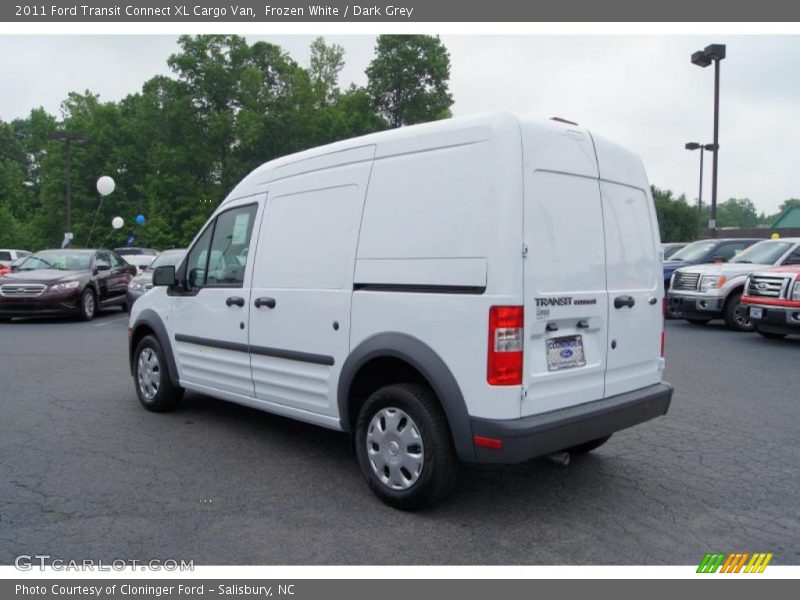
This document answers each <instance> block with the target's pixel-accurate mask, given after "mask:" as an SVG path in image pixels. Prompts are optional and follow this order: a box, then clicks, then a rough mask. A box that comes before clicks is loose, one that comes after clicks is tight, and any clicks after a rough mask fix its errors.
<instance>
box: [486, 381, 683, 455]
mask: <svg viewBox="0 0 800 600" xmlns="http://www.w3.org/2000/svg"><path fill="white" fill-rule="evenodd" d="M671 400H672V386H671V385H670V384H668V383H658V384H656V385H652V386H648V387H646V388H642V389H639V390H635V391H633V392H627V393H625V394H620V395H618V396H612V397H610V398H604V399H603V400H595V401H593V402H587V403H585V404H579V405H577V406H570V407H569V408H563V409H559V410H554V411H551V412H547V413H543V414H539V415H531V416H529V417H523V418H521V419H513V420H508V421H497V420H490V419H479V418H475V417H473V418H472V419H471V421H472V433H473V435H474V436H476V437H478V436H480V437H484V438H490V439H492V440H500V441H501V442H502V446H501V447H500V448H485V447H483V446H477V445H476V446H475V454H476V458H477V461H478V462H479V463H503V464H514V463H521V462H525V461H527V460H530V459H532V458H536V457H538V456H544V455H546V454H550V453H552V452H558V451H559V450H565V449H567V448H571V447H572V446H577V445H578V444H582V443H584V442H589V441H591V440H596V439H598V438H602V437H605V436H607V435H611V434H612V433H614V432H615V431H619V430H621V429H627V428H628V427H633V426H634V425H638V424H639V423H644V422H645V421H649V420H650V419H654V418H655V417H660V416H662V415H665V414H666V413H667V410H668V409H669V403H670V401H671Z"/></svg>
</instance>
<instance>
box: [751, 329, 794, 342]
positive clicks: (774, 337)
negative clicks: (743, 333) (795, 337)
mask: <svg viewBox="0 0 800 600" xmlns="http://www.w3.org/2000/svg"><path fill="white" fill-rule="evenodd" d="M756 331H757V332H758V334H759V335H763V336H764V337H765V338H767V339H768V340H782V339H783V338H785V337H786V335H787V334H785V333H775V332H773V331H764V330H763V329H759V328H758V327H756Z"/></svg>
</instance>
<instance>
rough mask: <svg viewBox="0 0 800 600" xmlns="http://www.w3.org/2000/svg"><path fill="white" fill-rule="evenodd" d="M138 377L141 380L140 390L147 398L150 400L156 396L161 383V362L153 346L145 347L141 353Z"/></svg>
mask: <svg viewBox="0 0 800 600" xmlns="http://www.w3.org/2000/svg"><path fill="white" fill-rule="evenodd" d="M136 378H137V380H138V382H139V391H140V392H142V395H143V396H144V398H145V400H148V401H150V400H152V399H153V398H155V397H156V394H157V393H158V388H159V386H160V385H161V364H160V363H159V362H158V355H157V354H156V353H155V352H154V351H153V349H152V348H144V349H143V350H142V351H141V353H140V354H139V361H138V365H137V368H136Z"/></svg>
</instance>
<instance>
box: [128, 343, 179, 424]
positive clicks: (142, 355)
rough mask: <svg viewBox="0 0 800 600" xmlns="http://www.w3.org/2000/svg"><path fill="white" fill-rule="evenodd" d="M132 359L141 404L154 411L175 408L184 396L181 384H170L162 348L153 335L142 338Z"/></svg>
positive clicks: (137, 393)
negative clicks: (179, 385) (178, 385)
mask: <svg viewBox="0 0 800 600" xmlns="http://www.w3.org/2000/svg"><path fill="white" fill-rule="evenodd" d="M133 361H134V362H133V378H134V382H135V384H136V395H137V396H138V397H139V402H141V403H142V406H144V407H145V408H146V409H147V410H152V411H153V412H166V411H170V410H174V409H176V408H177V407H178V405H179V404H180V403H181V400H182V399H183V388H181V387H177V386H175V385H172V381H171V380H170V378H169V373H168V372H167V361H166V359H165V357H164V350H163V349H162V348H161V344H160V343H159V342H158V340H157V339H156V338H155V337H154V336H152V335H147V336H145V337H143V338H142V341H140V342H139V344H138V345H137V346H136V351H135V352H134V354H133Z"/></svg>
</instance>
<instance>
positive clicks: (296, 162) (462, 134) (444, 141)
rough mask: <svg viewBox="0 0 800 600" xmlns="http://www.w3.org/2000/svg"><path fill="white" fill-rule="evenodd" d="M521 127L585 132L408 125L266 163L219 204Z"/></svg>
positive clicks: (504, 117)
mask: <svg viewBox="0 0 800 600" xmlns="http://www.w3.org/2000/svg"><path fill="white" fill-rule="evenodd" d="M523 121H524V122H530V123H535V124H537V125H538V126H539V127H541V128H543V129H551V130H553V132H554V133H555V132H563V131H564V130H565V129H572V130H580V131H582V132H585V129H584V128H582V127H576V126H575V125H572V124H569V123H565V122H563V121H553V120H550V119H529V118H523V117H519V116H517V115H514V114H512V113H509V112H505V111H498V112H492V113H485V114H480V115H472V116H467V117H456V118H452V119H442V120H439V121H433V122H430V123H423V124H420V125H409V126H407V127H400V128H397V129H390V130H387V131H381V132H378V133H370V134H367V135H363V136H359V137H355V138H350V139H347V140H342V141H339V142H333V143H331V144H326V145H324V146H318V147H316V148H311V149H309V150H304V151H302V152H296V153H294V154H289V155H287V156H282V157H280V158H276V159H274V160H271V161H269V162H266V163H264V164H263V165H261V166H260V167H257V168H256V169H254V170H253V171H252V172H251V173H250V174H249V175H247V176H246V177H245V178H244V179H243V180H242V181H241V182H240V183H239V184H238V185H237V186H236V187H235V188H234V189H233V190H232V191H231V192H230V194H228V196H227V197H226V198H225V200H224V201H223V204H224V203H225V202H228V201H230V200H233V199H235V198H242V197H245V196H249V195H252V194H256V193H258V192H260V191H262V187H263V186H264V185H265V184H267V183H268V182H270V181H273V180H275V179H280V178H282V177H288V176H291V175H296V174H299V173H302V172H308V171H313V170H317V169H320V168H330V167H332V166H336V165H340V164H348V163H355V162H361V161H364V160H371V159H372V158H378V157H385V156H392V155H396V154H403V153H409V152H415V151H420V150H424V149H431V148H437V147H448V146H458V145H462V144H469V143H475V142H478V141H482V140H488V139H491V138H493V137H495V136H496V135H498V134H500V133H501V132H509V131H511V130H515V131H516V132H518V131H519V128H520V123H521V122H523Z"/></svg>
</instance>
